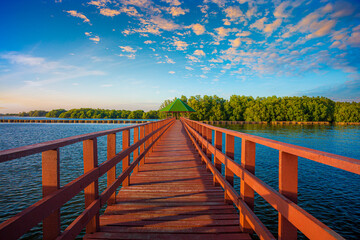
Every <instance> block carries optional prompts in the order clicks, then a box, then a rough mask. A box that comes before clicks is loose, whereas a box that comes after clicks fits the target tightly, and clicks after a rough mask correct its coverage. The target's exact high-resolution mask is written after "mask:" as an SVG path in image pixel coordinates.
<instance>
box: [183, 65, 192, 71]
mask: <svg viewBox="0 0 360 240" xmlns="http://www.w3.org/2000/svg"><path fill="white" fill-rule="evenodd" d="M185 69H186V70H189V71H192V70H194V69H193V68H192V67H188V66H185Z"/></svg>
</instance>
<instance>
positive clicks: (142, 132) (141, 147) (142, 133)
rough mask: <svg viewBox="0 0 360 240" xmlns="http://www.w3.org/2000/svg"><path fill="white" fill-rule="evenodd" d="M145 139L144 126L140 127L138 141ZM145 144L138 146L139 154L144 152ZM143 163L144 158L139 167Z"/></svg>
mask: <svg viewBox="0 0 360 240" xmlns="http://www.w3.org/2000/svg"><path fill="white" fill-rule="evenodd" d="M144 137H145V126H140V139H143V138H144ZM144 146H145V143H143V144H141V145H140V154H142V153H143V152H144ZM144 163H145V156H144V157H143V158H142V159H141V160H140V165H142V164H144Z"/></svg>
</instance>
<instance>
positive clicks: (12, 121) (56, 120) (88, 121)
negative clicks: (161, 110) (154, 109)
mask: <svg viewBox="0 0 360 240" xmlns="http://www.w3.org/2000/svg"><path fill="white" fill-rule="evenodd" d="M144 122H149V121H148V120H145V119H144V120H133V119H119V120H114V119H97V120H94V119H0V123H106V124H120V123H144Z"/></svg>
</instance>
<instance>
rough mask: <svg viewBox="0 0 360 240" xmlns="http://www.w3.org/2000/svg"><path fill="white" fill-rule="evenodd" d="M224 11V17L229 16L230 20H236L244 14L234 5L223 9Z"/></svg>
mask: <svg viewBox="0 0 360 240" xmlns="http://www.w3.org/2000/svg"><path fill="white" fill-rule="evenodd" d="M224 11H225V13H226V17H228V18H230V21H236V20H238V19H239V18H240V17H243V16H244V14H243V12H242V11H241V10H240V8H239V7H237V6H235V7H228V8H226V9H225V10H224Z"/></svg>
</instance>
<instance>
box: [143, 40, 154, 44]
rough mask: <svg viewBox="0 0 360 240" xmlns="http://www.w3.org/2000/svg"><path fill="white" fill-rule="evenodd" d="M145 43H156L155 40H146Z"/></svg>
mask: <svg viewBox="0 0 360 240" xmlns="http://www.w3.org/2000/svg"><path fill="white" fill-rule="evenodd" d="M144 43H145V44H152V43H155V41H151V40H146V41H145V42H144Z"/></svg>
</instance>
